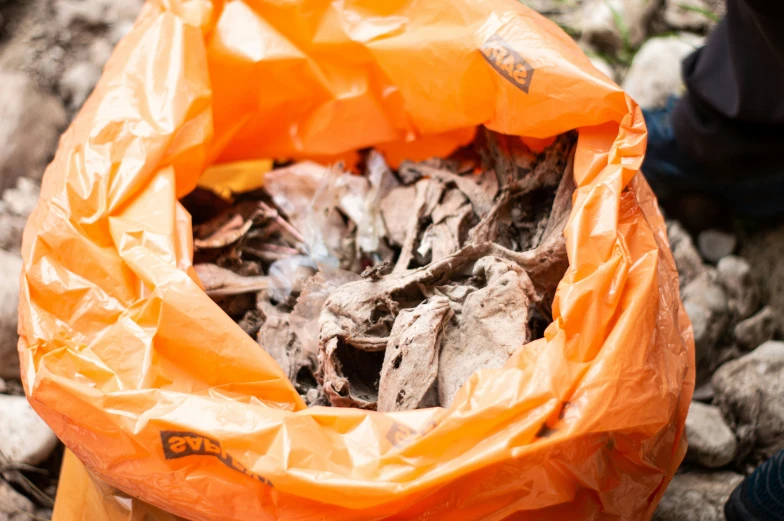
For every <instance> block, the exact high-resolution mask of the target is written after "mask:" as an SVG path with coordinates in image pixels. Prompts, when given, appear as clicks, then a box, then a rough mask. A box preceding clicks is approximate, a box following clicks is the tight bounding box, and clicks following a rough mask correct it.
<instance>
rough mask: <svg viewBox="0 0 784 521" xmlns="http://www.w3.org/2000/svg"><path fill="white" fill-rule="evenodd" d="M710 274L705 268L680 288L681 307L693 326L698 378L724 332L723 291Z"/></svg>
mask: <svg viewBox="0 0 784 521" xmlns="http://www.w3.org/2000/svg"><path fill="white" fill-rule="evenodd" d="M714 278H715V274H714V272H713V271H705V272H704V273H702V274H700V275H699V276H698V277H697V278H695V279H694V280H693V281H691V282H690V283H689V284H688V285H686V287H685V288H683V291H682V292H681V297H682V299H683V305H684V308H685V310H686V313H687V314H688V315H689V319H690V320H691V323H692V327H693V330H694V344H695V351H696V353H695V354H696V362H697V375H698V378H699V377H703V376H705V375H706V372H707V371H709V367H710V364H711V359H712V357H713V348H714V347H715V346H716V343H717V342H718V340H719V339H720V338H721V335H722V333H724V329H725V328H726V326H727V321H728V319H729V308H728V306H727V295H726V293H725V292H724V289H723V288H722V287H721V286H720V285H719V284H718V283H716V282H715V280H714Z"/></svg>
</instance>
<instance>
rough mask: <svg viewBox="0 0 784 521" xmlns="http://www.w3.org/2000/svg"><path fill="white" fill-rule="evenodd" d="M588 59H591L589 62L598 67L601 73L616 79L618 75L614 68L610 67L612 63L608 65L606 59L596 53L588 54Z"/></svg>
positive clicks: (613, 79)
mask: <svg viewBox="0 0 784 521" xmlns="http://www.w3.org/2000/svg"><path fill="white" fill-rule="evenodd" d="M588 59H589V60H591V64H592V65H593V66H594V67H596V68H597V69H599V71H600V72H601V73H602V74H604V75H605V76H607V77H608V78H610V79H611V80H612V81H618V75H617V74H616V73H615V69H613V68H612V65H610V64H609V63H608V62H607V60H605V59H604V58H602V57H600V56H597V55H593V56H589V57H588Z"/></svg>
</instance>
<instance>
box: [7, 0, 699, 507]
mask: <svg viewBox="0 0 784 521" xmlns="http://www.w3.org/2000/svg"><path fill="white" fill-rule="evenodd" d="M480 124H484V125H486V126H487V127H489V128H491V129H493V130H495V131H499V132H503V133H507V134H514V135H519V136H525V138H526V139H530V140H532V142H535V141H536V140H544V139H546V138H548V137H551V136H554V135H556V134H559V133H562V132H564V131H567V130H570V129H578V131H579V140H578V146H577V152H576V159H575V168H574V177H575V182H576V185H577V190H576V192H575V195H574V209H573V211H572V213H571V216H570V219H569V223H568V226H567V230H566V237H567V248H568V254H569V260H570V267H569V269H568V271H567V273H566V275H565V277H564V279H563V281H562V282H561V284H560V286H559V288H558V292H557V296H556V298H555V302H554V305H553V315H554V320H553V323H552V324H551V325H550V326H549V328H548V329H547V331H546V336H545V338H544V339H541V340H537V341H535V342H532V343H531V344H529V345H526V346H521V347H520V348H519V349H518V350H517V351H516V353H515V354H514V355H513V356H512V358H511V359H510V360H509V362H508V364H507V365H506V367H505V368H504V369H498V370H484V371H479V372H477V373H476V374H474V375H473V376H472V377H471V378H470V380H469V381H468V382H467V383H466V384H465V385H464V386H463V388H462V389H461V391H460V392H459V393H458V395H457V396H456V398H455V400H454V403H453V405H452V406H451V407H450V408H449V409H441V408H435V409H426V410H415V411H410V412H402V413H394V414H383V413H378V412H368V411H360V410H347V409H335V408H314V409H306V408H305V406H304V403H303V402H302V400H301V399H300V397H299V396H298V395H297V393H296V392H295V390H294V388H293V387H292V385H291V383H290V382H289V381H288V380H287V379H286V378H285V376H284V375H283V373H282V372H281V370H280V368H279V367H278V366H277V365H276V364H275V362H274V361H273V360H272V359H271V358H270V356H268V355H267V354H266V353H265V351H264V350H263V349H261V348H260V347H259V346H258V345H257V344H256V343H255V342H254V341H253V339H251V338H250V337H248V336H247V335H245V333H244V332H243V331H242V330H241V329H240V328H239V326H237V324H235V323H234V322H233V321H232V320H231V319H230V318H229V317H228V316H226V315H225V314H224V313H223V312H222V311H221V310H220V309H219V308H218V306H217V305H216V304H214V303H213V302H212V301H211V300H210V298H209V297H208V296H207V295H206V294H205V293H204V292H203V291H202V289H201V286H200V284H199V282H198V279H197V277H196V274H195V272H194V270H193V268H192V266H191V253H192V251H191V250H192V247H191V241H192V238H191V225H190V219H189V216H188V215H187V213H186V212H185V211H184V209H183V207H182V206H181V205H180V204H179V203H178V202H177V200H178V198H179V197H182V196H184V195H185V194H187V193H188V192H190V191H191V190H192V189H193V188H194V187H195V186H196V185H197V183H198V181H199V176H200V175H201V174H202V173H203V172H205V170H206V169H207V168H208V166H209V165H212V164H216V165H221V164H228V163H232V162H242V161H254V160H263V159H268V158H279V157H286V158H309V159H313V160H316V161H322V162H327V161H333V160H335V159H336V158H345V157H350V156H351V154H352V153H354V151H355V150H357V149H360V148H363V147H367V146H371V145H373V146H376V147H377V148H378V149H379V150H380V151H381V152H382V153H383V154H384V155H385V156H386V159H387V161H389V162H390V164H392V165H395V164H396V162H398V161H400V160H401V159H403V158H412V159H421V158H424V157H428V156H432V155H445V154H448V153H449V152H450V151H451V150H454V149H455V147H457V146H459V145H461V144H464V143H466V142H468V141H469V140H470V139H471V138H472V136H473V134H474V132H475V128H476V126H477V125H480ZM645 143H646V132H645V126H644V123H643V119H642V115H641V113H640V111H639V109H638V107H637V106H636V105H635V104H634V102H633V101H632V100H631V99H630V98H629V97H628V96H626V95H625V94H624V93H623V91H622V90H621V89H620V88H619V87H618V86H617V85H615V84H614V83H613V82H611V81H610V80H609V79H608V78H607V77H605V76H604V75H603V74H601V73H600V72H598V71H597V70H596V69H594V68H593V67H592V66H591V64H590V62H589V61H588V59H587V58H586V57H585V56H584V55H583V54H582V52H581V51H580V49H579V48H578V47H577V46H576V45H575V44H574V43H573V42H572V41H571V40H570V38H569V37H568V36H567V35H566V34H564V33H563V32H562V31H561V30H560V29H558V28H557V27H556V26H555V25H554V24H552V23H550V22H549V21H547V20H545V19H544V18H543V17H541V16H539V15H537V14H536V13H534V12H533V11H531V10H529V9H527V8H525V7H524V6H522V5H520V4H518V3H517V2H515V1H513V0H454V1H451V2H400V1H379V0H365V1H352V0H345V1H342V2H331V1H326V0H290V1H286V2H277V1H265V0H260V1H250V0H233V1H219V0H214V1H212V2H210V1H209V0H150V1H149V2H148V3H147V4H146V6H145V8H144V10H143V12H142V14H141V16H140V18H139V19H138V21H137V22H136V24H135V26H134V28H133V30H132V31H131V32H130V33H129V34H128V35H127V36H126V37H125V38H124V39H123V40H122V42H121V43H120V44H119V46H118V48H117V49H116V50H115V52H114V55H113V56H112V58H111V60H110V61H109V63H108V65H107V66H106V69H105V71H104V74H103V77H102V78H101V80H100V82H99V84H98V86H97V88H96V90H95V92H94V93H93V94H92V96H91V97H90V99H89V100H88V102H87V103H86V104H85V106H84V108H83V109H82V111H81V112H80V114H79V115H78V117H77V119H76V120H75V121H74V123H73V124H72V125H71V127H70V128H69V130H68V131H67V132H66V133H65V134H64V135H63V137H62V140H61V142H60V146H59V149H58V151H57V154H56V156H55V159H54V161H53V162H52V164H51V165H50V166H49V168H48V170H47V172H46V175H45V178H44V182H43V186H42V193H41V202H40V203H39V205H38V207H37V209H36V211H35V212H34V213H33V215H32V216H31V218H30V221H29V223H28V225H27V228H26V231H25V236H24V248H23V255H24V272H23V274H22V292H21V296H20V322H19V324H20V326H19V327H20V333H21V340H20V343H19V351H20V355H21V360H22V375H23V379H24V384H25V389H26V391H27V394H28V397H29V399H30V402H31V404H32V405H33V407H34V408H35V409H36V411H37V412H38V413H39V414H40V415H41V416H42V417H43V418H44V420H46V422H47V423H48V424H49V425H50V426H51V427H52V429H53V430H54V431H55V432H56V433H57V435H58V436H59V437H60V438H61V439H62V440H63V441H64V442H65V444H66V445H67V446H68V448H69V449H70V450H71V451H73V453H74V454H75V455H76V456H77V457H78V458H79V459H80V460H81V461H82V462H84V464H85V465H86V467H87V468H88V469H89V470H90V472H91V473H92V474H93V475H94V476H96V477H97V479H99V480H101V482H102V483H103V484H102V485H101V486H105V487H109V490H111V488H110V487H114V488H116V489H119V490H122V491H123V493H122V494H119V493H118V494H104V495H103V497H105V498H114V499H111V501H115V503H116V504H114V505H113V506H111V507H108V506H105V507H104V508H105V510H106V512H110V511H117V510H122V509H123V508H124V509H125V512H126V514H125V515H127V513H128V509H131V505H130V503H128V501H127V499H128V498H135V499H134V500H133V508H136V506H138V505H141V504H143V502H146V503H148V504H150V505H153V506H150V507H149V508H150V509H151V510H150V512H153V511H157V512H160V510H156V509H163V510H165V511H168V512H171V513H173V514H175V515H177V516H181V517H182V518H185V519H191V520H239V519H254V520H256V519H270V520H272V519H281V520H304V519H324V520H338V519H339V520H357V521H359V520H361V521H368V520H381V519H387V520H391V519H397V520H404V519H405V520H424V519H452V520H479V519H482V520H501V519H526V520H531V519H563V520H587V519H624V520H642V519H648V518H649V517H650V516H651V514H652V512H653V510H654V508H655V506H656V503H657V502H658V500H659V498H660V497H661V495H662V493H663V491H664V489H665V487H666V486H667V484H668V482H669V481H670V478H671V477H672V475H673V473H674V472H675V469H676V468H677V466H678V464H679V463H680V461H681V459H682V457H683V455H684V452H685V447H686V442H685V439H684V435H683V424H684V421H685V417H686V411H687V407H688V404H689V401H690V398H691V394H692V390H693V385H694V368H693V357H694V353H693V339H692V333H691V327H690V324H689V322H688V319H687V318H686V315H685V314H684V312H683V309H682V306H681V304H680V300H679V296H678V281H677V273H676V270H675V267H674V264H673V261H672V257H671V255H670V253H669V249H668V245H667V239H666V235H665V228H664V224H663V220H662V217H661V215H660V214H659V213H658V211H657V208H656V204H655V199H654V197H653V195H652V193H651V191H650V189H649V188H648V186H647V184H646V183H645V181H644V180H643V178H642V177H641V176H640V175H639V173H638V170H639V168H640V164H641V161H642V156H643V153H644V151H645ZM251 164H253V163H251ZM259 170H260V169H256V170H254V169H252V168H250V169H248V171H249V172H250V171H259ZM213 176H214V172H213ZM211 182H214V179H213V180H212V181H211ZM233 182H236V179H234V180H233ZM251 184H253V183H251ZM68 479H69V476H68V475H66V476H64V477H63V480H64V481H66V480H68ZM85 486H86V485H85ZM123 498H125V499H124V500H123ZM63 501H65V502H67V501H69V499H68V498H67V497H65V498H63V497H62V496H61V498H60V499H59V502H60V504H61V505H62V502H63ZM107 501H109V499H107ZM118 501H119V503H118ZM123 501H125V503H123ZM92 504H94V503H92ZM123 504H125V507H123V508H120V507H122V506H123ZM118 505H119V506H118ZM66 506H67V505H65V506H62V507H61V508H60V509H59V511H61V512H67V511H68V509H67V508H66ZM145 508H146V507H145ZM136 511H138V512H141V511H140V510H136ZM145 516H146V517H147V518H148V519H154V518H155V516H154V515H152V514H150V515H149V516H148V515H147V514H144V513H142V514H138V515H136V514H131V515H129V517H128V518H131V517H132V518H133V519H143V518H144V517H145ZM73 519H76V518H75V517H68V516H67V515H65V514H63V515H61V516H60V517H59V518H58V521H73Z"/></svg>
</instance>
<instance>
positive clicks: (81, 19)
mask: <svg viewBox="0 0 784 521" xmlns="http://www.w3.org/2000/svg"><path fill="white" fill-rule="evenodd" d="M142 3H143V1H142V0H125V1H123V2H115V1H114V0H59V1H58V2H55V3H54V7H55V17H56V20H57V22H59V23H60V25H62V26H63V27H69V26H72V25H74V24H78V23H85V24H89V25H98V26H100V25H108V26H112V25H115V24H119V23H126V22H129V21H131V22H132V21H133V20H134V19H136V15H138V14H139V10H140V8H141V5H142Z"/></svg>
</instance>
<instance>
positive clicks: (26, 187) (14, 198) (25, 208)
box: [3, 177, 40, 217]
mask: <svg viewBox="0 0 784 521" xmlns="http://www.w3.org/2000/svg"><path fill="white" fill-rule="evenodd" d="M39 192H40V188H39V185H38V183H37V182H35V181H33V180H32V179H28V178H26V177H20V178H19V179H17V180H16V186H15V187H13V188H8V189H7V190H6V191H5V192H3V206H4V207H5V210H7V211H8V212H10V213H12V214H15V215H21V216H22V217H27V216H28V215H30V213H32V211H33V209H35V205H36V203H37V202H38V194H39Z"/></svg>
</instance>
